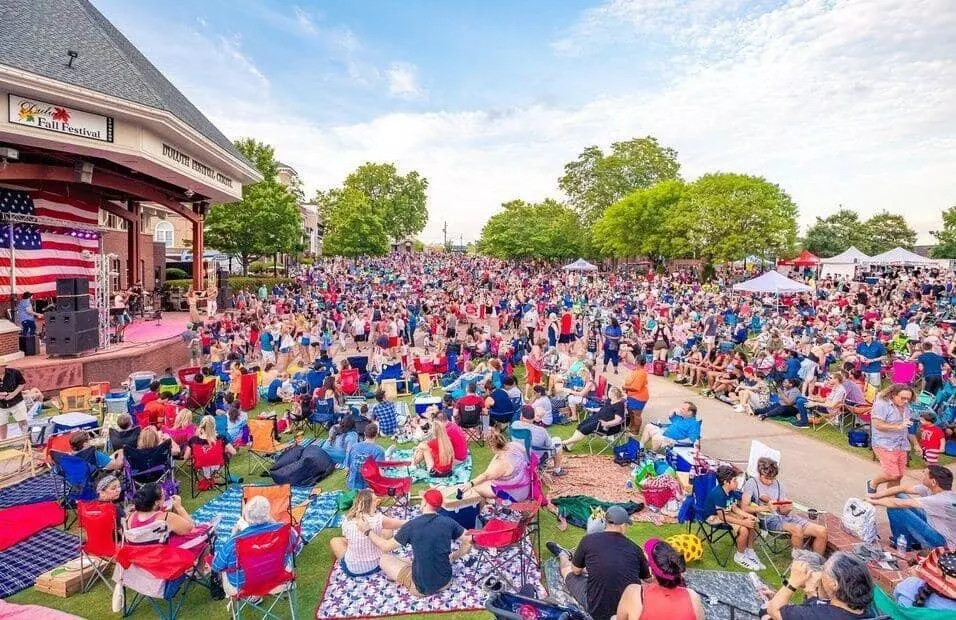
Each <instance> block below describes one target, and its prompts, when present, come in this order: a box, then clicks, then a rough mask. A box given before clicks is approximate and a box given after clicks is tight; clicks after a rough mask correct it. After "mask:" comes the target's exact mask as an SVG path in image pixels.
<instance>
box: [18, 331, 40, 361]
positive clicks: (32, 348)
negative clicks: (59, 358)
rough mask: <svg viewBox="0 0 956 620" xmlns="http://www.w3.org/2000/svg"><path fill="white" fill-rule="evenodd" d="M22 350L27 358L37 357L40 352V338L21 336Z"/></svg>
mask: <svg viewBox="0 0 956 620" xmlns="http://www.w3.org/2000/svg"><path fill="white" fill-rule="evenodd" d="M20 350H21V351H23V354H24V355H26V356H30V355H36V354H37V353H39V352H40V339H39V337H38V336H36V335H33V336H24V335H22V334H21V335H20Z"/></svg>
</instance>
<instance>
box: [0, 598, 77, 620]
mask: <svg viewBox="0 0 956 620" xmlns="http://www.w3.org/2000/svg"><path fill="white" fill-rule="evenodd" d="M0 618H3V619H4V620H82V618H80V616H74V615H72V614H67V613H63V612H62V611H57V610H55V609H50V608H49V607H41V606H39V605H14V604H13V603H8V602H6V601H0Z"/></svg>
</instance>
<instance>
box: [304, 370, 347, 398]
mask: <svg viewBox="0 0 956 620" xmlns="http://www.w3.org/2000/svg"><path fill="white" fill-rule="evenodd" d="M359 374H360V375H361V373H359ZM328 376H329V373H328V371H327V370H321V371H320V370H315V369H312V370H310V371H309V372H307V373H305V381H306V383H308V385H309V393H310V394H311V393H313V392H315V391H316V390H317V389H319V388H320V387H322V384H324V383H325V378H326V377H328Z"/></svg>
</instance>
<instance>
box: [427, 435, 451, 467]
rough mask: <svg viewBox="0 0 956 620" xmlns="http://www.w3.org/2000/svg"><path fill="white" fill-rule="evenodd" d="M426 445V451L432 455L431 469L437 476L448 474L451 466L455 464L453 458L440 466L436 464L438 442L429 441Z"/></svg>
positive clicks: (434, 440) (435, 440)
mask: <svg viewBox="0 0 956 620" xmlns="http://www.w3.org/2000/svg"><path fill="white" fill-rule="evenodd" d="M426 445H427V446H428V451H429V452H431V453H432V463H434V467H432V469H433V470H434V471H435V472H436V473H439V474H447V473H448V472H450V471H451V468H452V466H453V465H454V464H455V463H454V457H452V461H450V462H448V463H446V464H445V465H441V464H440V463H439V462H438V461H439V459H440V457H439V456H438V440H437V439H429V440H428V443H427V444H426Z"/></svg>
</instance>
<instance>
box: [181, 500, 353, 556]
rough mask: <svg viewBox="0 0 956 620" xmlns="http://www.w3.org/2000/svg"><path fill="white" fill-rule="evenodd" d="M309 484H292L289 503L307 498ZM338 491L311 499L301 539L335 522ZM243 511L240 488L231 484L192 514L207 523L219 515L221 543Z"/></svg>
mask: <svg viewBox="0 0 956 620" xmlns="http://www.w3.org/2000/svg"><path fill="white" fill-rule="evenodd" d="M311 492H312V488H311V487H292V505H293V506H296V505H298V504H301V503H302V502H305V501H310V494H311ZM338 495H339V492H338V491H335V492H332V493H322V494H321V495H317V496H315V497H313V498H311V504H310V505H309V507H308V508H307V509H306V511H305V516H303V517H302V523H301V526H302V539H303V540H304V541H305V542H308V541H310V540H312V539H313V538H314V537H315V536H316V534H318V533H319V532H321V531H322V530H323V529H325V528H326V527H329V526H332V525H334V524H335V521H336V516H337V513H338V503H337V499H338ZM241 511H242V488H241V487H239V486H233V487H229V488H228V489H226V491H225V492H223V493H222V494H221V495H220V496H219V497H216V498H214V499H211V500H210V501H208V502H206V503H205V504H203V505H202V506H200V507H199V509H198V510H196V512H194V513H193V515H192V516H193V521H195V522H196V523H209V522H211V521H212V520H213V519H214V518H215V517H217V516H220V517H222V520H221V521H220V522H219V525H218V526H217V527H216V541H217V544H221V543H222V541H224V540H226V539H228V538H229V537H230V536H231V535H232V530H233V528H234V527H235V525H236V523H237V522H238V521H239V517H240V515H241Z"/></svg>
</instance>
